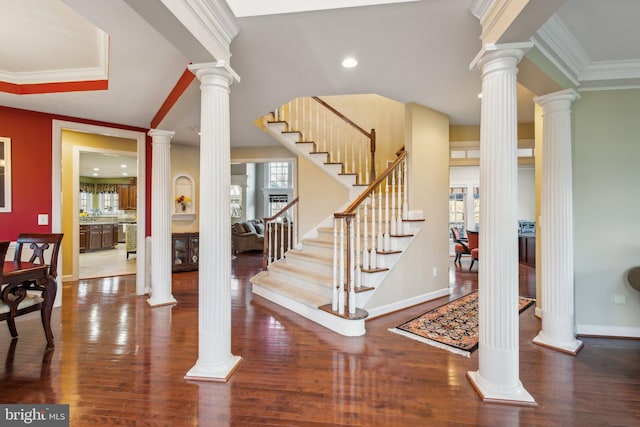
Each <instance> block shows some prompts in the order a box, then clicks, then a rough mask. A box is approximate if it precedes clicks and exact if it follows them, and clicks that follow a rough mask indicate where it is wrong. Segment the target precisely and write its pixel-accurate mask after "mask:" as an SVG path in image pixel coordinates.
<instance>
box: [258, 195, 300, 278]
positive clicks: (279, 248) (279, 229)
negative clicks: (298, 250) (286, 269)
mask: <svg viewBox="0 0 640 427" xmlns="http://www.w3.org/2000/svg"><path fill="white" fill-rule="evenodd" d="M262 222H263V223H264V246H263V248H264V249H263V251H262V254H263V258H262V267H263V268H267V267H268V265H269V264H271V263H272V262H275V261H278V260H280V259H283V258H285V257H286V253H287V251H288V250H289V249H291V248H295V247H296V246H298V198H297V197H296V198H295V199H294V200H292V201H291V202H289V203H288V204H287V205H286V206H285V207H284V208H282V209H280V210H279V211H278V213H276V214H275V215H273V216H272V217H269V218H264V219H263V220H262Z"/></svg>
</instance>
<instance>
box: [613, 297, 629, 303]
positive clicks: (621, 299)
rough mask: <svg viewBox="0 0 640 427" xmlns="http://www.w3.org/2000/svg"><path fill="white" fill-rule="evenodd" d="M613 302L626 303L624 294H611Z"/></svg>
mask: <svg viewBox="0 0 640 427" xmlns="http://www.w3.org/2000/svg"><path fill="white" fill-rule="evenodd" d="M613 303H614V304H626V303H627V298H626V297H625V296H624V295H614V296H613Z"/></svg>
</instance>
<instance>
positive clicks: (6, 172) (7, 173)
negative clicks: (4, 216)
mask: <svg viewBox="0 0 640 427" xmlns="http://www.w3.org/2000/svg"><path fill="white" fill-rule="evenodd" d="M0 212H11V138H5V137H0Z"/></svg>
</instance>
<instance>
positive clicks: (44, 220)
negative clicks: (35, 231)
mask: <svg viewBox="0 0 640 427" xmlns="http://www.w3.org/2000/svg"><path fill="white" fill-rule="evenodd" d="M38 225H49V215H48V214H38Z"/></svg>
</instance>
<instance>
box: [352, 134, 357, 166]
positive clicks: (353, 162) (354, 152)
mask: <svg viewBox="0 0 640 427" xmlns="http://www.w3.org/2000/svg"><path fill="white" fill-rule="evenodd" d="M356 172H357V171H356V144H354V141H351V173H356Z"/></svg>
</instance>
